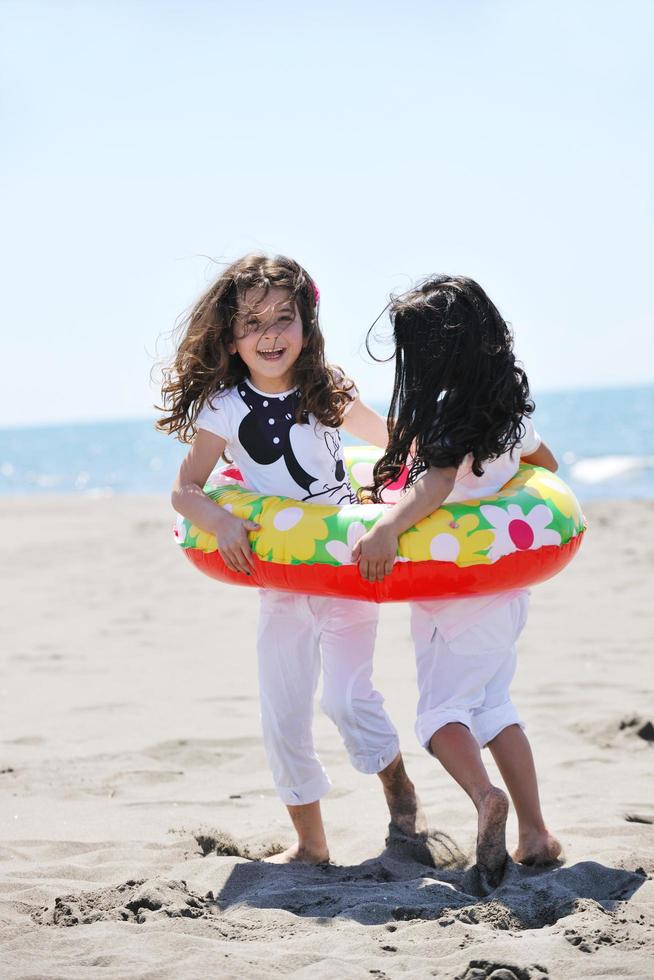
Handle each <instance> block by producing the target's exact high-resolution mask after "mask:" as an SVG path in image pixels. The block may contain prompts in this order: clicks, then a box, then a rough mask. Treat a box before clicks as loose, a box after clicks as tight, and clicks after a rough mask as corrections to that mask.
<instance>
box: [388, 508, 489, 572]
mask: <svg viewBox="0 0 654 980" xmlns="http://www.w3.org/2000/svg"><path fill="white" fill-rule="evenodd" d="M478 526H479V518H478V517H476V516H475V515H474V514H466V515H465V516H463V517H459V518H458V520H455V519H454V517H453V515H452V513H451V511H448V510H443V509H442V508H441V510H437V511H436V513H435V514H432V515H431V516H430V517H426V518H425V520H424V521H420V523H419V524H417V525H416V529H415V531H414V532H412V533H410V534H404V535H402V537H401V538H400V555H401V556H402V557H404V558H410V559H411V561H430V560H433V559H436V560H440V561H451V562H454V564H456V565H458V566H459V567H462V568H463V567H465V566H467V565H488V564H490V558H489V557H488V556H487V555H484V554H481V553H480V552H483V551H486V550H487V549H488V548H490V546H491V544H492V543H493V539H494V534H493V532H492V531H476V530H475V528H477V527H478Z"/></svg>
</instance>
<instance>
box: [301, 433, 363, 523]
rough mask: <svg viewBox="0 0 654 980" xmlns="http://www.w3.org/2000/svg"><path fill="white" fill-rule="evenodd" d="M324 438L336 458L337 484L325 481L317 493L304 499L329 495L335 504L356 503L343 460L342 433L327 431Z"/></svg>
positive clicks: (330, 453) (335, 474)
mask: <svg viewBox="0 0 654 980" xmlns="http://www.w3.org/2000/svg"><path fill="white" fill-rule="evenodd" d="M324 439H325V445H326V446H327V449H328V450H329V455H330V456H331V457H332V459H333V460H334V478H335V480H336V485H335V486H333V487H330V486H328V485H327V484H326V483H324V484H323V489H322V490H317V491H316V492H315V493H312V494H310V495H309V496H308V497H305V498H304V499H305V500H315V499H316V497H328V498H330V503H333V504H355V503H356V497H355V495H354V494H353V493H352V488H351V487H350V484H349V482H348V479H347V472H346V470H345V463H344V462H343V453H342V451H341V436H340V433H339V432H338V430H337V429H336V430H334V431H333V432H325V434H324ZM333 498H336V499H333Z"/></svg>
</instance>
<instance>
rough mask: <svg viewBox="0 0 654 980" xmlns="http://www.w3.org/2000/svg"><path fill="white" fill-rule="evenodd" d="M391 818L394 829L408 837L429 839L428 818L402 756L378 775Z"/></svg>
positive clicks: (391, 825) (391, 826) (390, 827)
mask: <svg viewBox="0 0 654 980" xmlns="http://www.w3.org/2000/svg"><path fill="white" fill-rule="evenodd" d="M378 775H379V778H380V780H381V783H382V786H383V787H384V796H385V797H386V803H387V804H388V811H389V813H390V816H391V823H390V826H389V832H390V831H391V829H392V828H395V829H396V830H399V831H401V833H403V834H406V835H407V837H424V838H426V837H427V818H426V817H425V813H424V811H423V809H422V806H421V804H420V800H419V799H418V796H417V794H416V788H415V786H414V785H413V783H412V782H411V780H410V779H409V777H408V776H407V774H406V769H405V768H404V762H403V761H402V756H401V755H399V756H398V757H397V759H395V760H393V762H391V764H390V765H389V766H387V767H386V768H385V769H382V771H381V772H380V773H379V774H378Z"/></svg>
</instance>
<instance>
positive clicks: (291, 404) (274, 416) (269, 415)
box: [237, 383, 355, 504]
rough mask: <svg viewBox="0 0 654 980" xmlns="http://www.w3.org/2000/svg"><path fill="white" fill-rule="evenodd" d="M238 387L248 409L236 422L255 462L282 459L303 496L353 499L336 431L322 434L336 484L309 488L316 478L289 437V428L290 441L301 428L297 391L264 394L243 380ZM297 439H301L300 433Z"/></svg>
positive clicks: (266, 463) (341, 500) (269, 461)
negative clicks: (302, 460)
mask: <svg viewBox="0 0 654 980" xmlns="http://www.w3.org/2000/svg"><path fill="white" fill-rule="evenodd" d="M237 391H238V393H239V395H240V396H241V398H242V399H243V401H244V402H245V404H246V405H247V407H248V408H249V409H250V411H249V413H248V414H247V415H246V416H245V417H244V418H243V420H242V421H241V424H240V425H239V429H238V438H239V440H240V443H241V445H242V446H243V448H244V449H245V451H246V452H247V453H248V455H249V456H251V458H252V459H253V460H254V462H255V463H259V464H260V465H262V466H267V465H269V464H271V463H276V462H277V460H279V459H283V460H284V463H285V464H286V468H287V470H288V472H289V474H290V476H291V478H292V479H293V480H294V481H295V483H297V484H298V486H299V487H301V488H302V489H303V490H304V491H305V496H303V497H301V498H300V499H302V500H311V499H315V498H316V497H329V498H332V497H334V496H336V497H337V498H338V499H336V500H331V502H332V503H336V504H340V503H354V502H355V498H354V496H353V494H352V492H351V489H350V485H349V483H348V481H347V478H346V472H345V465H344V463H343V459H342V453H341V451H340V449H341V440H340V435H339V434H338V432H336V433H335V435H333V434H332V433H331V432H325V434H324V438H325V444H326V446H327V449H328V450H329V453H330V455H331V456H332V458H333V459H334V462H335V467H334V475H335V479H336V485H335V486H333V487H329V486H327V484H324V485H323V488H322V489H321V490H318V491H317V492H314V493H312V492H311V487H312V484H315V483H316V479H317V478H316V477H315V476H312V475H311V473H308V472H307V471H306V470H305V469H304V467H303V466H302V464H301V463H300V462H299V460H298V458H297V456H296V454H295V451H294V448H293V444H292V439H291V430H293V429H294V430H295V432H294V433H293V434H294V436H295V440H293V441H297V435H296V434H298V435H299V433H301V431H302V426H298V425H297V423H296V421H295V415H296V411H297V407H298V402H299V400H300V395H299V392H297V391H293V392H291V393H290V394H288V395H270V396H266V395H264V394H261V393H260V392H257V391H254V390H253V388H251V387H250V385H248V384H244V383H241V384H240V385H238V386H237ZM299 441H300V442H301V437H300V440H299Z"/></svg>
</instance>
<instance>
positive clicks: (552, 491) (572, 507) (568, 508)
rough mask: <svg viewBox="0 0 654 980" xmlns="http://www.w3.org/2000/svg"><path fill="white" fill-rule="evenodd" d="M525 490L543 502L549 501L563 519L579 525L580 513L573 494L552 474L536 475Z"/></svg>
mask: <svg viewBox="0 0 654 980" xmlns="http://www.w3.org/2000/svg"><path fill="white" fill-rule="evenodd" d="M525 490H527V492H528V493H530V494H532V495H533V496H534V497H539V498H540V499H541V500H543V501H545V502H546V501H548V500H549V501H551V502H552V503H553V504H554V506H555V507H556V508H557V509H558V510H559V511H560V512H561V513H562V514H563V515H564V516H565V517H573V518H574V519H575V521H576V522H577V523H578V524H580V523H581V520H582V513H581V509H580V507H579V504H578V503H577V500H576V498H575V496H574V494H573V493H572V492H571V491H570V490H568V488H567V487H566V486H565V484H563V483H562V482H561V480H559V478H558V477H557V476H554V474H553V473H538V475H537V476H535V477H534V478H533V480H532V481H531V483H530V484H527V486H526V487H525Z"/></svg>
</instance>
